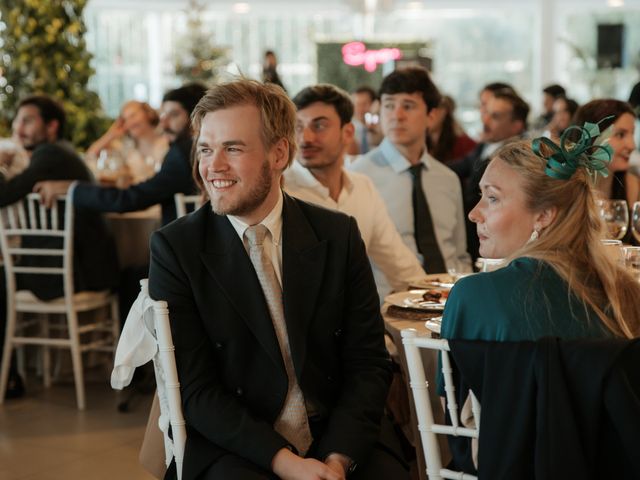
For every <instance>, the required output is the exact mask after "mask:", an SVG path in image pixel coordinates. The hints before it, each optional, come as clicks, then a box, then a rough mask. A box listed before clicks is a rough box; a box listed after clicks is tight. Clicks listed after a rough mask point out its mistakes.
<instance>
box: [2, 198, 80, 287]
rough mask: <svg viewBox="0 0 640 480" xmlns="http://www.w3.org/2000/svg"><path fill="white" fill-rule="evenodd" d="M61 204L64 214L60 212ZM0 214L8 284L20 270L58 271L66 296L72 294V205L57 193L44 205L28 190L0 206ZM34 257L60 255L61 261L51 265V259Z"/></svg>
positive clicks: (21, 272) (23, 272)
mask: <svg viewBox="0 0 640 480" xmlns="http://www.w3.org/2000/svg"><path fill="white" fill-rule="evenodd" d="M61 208H63V209H64V214H63V215H60V213H61ZM0 218H1V219H2V220H1V221H0V237H1V238H2V240H1V244H2V251H3V253H4V257H3V260H4V264H5V275H6V277H7V279H8V280H7V287H8V288H9V286H12V287H13V286H14V285H15V275H16V274H19V273H20V274H25V273H28V274H40V275H60V276H62V283H63V286H64V292H65V298H69V299H70V298H72V296H73V270H72V265H73V262H72V258H73V205H71V204H70V203H69V202H67V201H66V197H60V198H59V199H58V201H57V202H55V203H54V205H53V206H52V208H47V207H45V206H44V205H43V204H42V203H41V197H40V195H39V194H37V193H30V194H29V195H27V196H26V197H25V198H23V199H22V200H19V201H18V202H16V203H14V204H12V205H8V206H6V207H3V208H2V209H0ZM48 238H50V239H51V241H50V242H48V241H47V239H48ZM36 239H37V241H36ZM35 257H37V258H41V259H42V258H43V257H50V258H52V259H53V258H59V259H60V260H57V262H60V263H58V264H55V263H54V264H53V265H52V263H51V261H49V262H47V261H46V260H41V261H36V260H34V258H35ZM39 263H43V266H39V265H38V264H39ZM8 291H9V290H8ZM67 293H69V294H70V295H67Z"/></svg>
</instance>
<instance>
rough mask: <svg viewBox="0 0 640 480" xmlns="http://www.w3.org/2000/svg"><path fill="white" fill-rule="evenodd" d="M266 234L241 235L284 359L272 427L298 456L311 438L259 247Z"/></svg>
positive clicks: (277, 297) (275, 287)
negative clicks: (283, 386) (283, 389)
mask: <svg viewBox="0 0 640 480" xmlns="http://www.w3.org/2000/svg"><path fill="white" fill-rule="evenodd" d="M268 232H269V231H268V230H267V227H265V226H264V225H254V226H251V227H249V228H247V230H246V231H245V233H244V234H245V236H246V237H247V240H248V241H249V257H250V258H251V262H252V263H253V266H254V268H255V270H256V273H257V274H258V280H259V281H260V285H261V286H262V291H263V293H264V296H265V299H266V300H267V306H268V307H269V313H270V314H271V321H272V322H273V328H274V329H275V331H276V337H277V338H278V344H279V345H280V352H281V353H282V359H283V360H284V367H285V370H286V372H287V379H288V381H289V386H288V389H287V398H286V399H285V401H284V406H283V407H282V411H281V412H280V415H278V418H277V419H276V421H275V423H274V425H273V428H274V429H275V431H276V432H278V433H279V434H280V435H282V436H283V437H284V438H286V439H287V440H288V441H289V442H291V443H292V444H293V445H294V446H295V447H296V449H297V450H298V452H299V453H300V455H304V454H305V453H306V452H307V450H308V449H309V446H310V445H311V442H312V441H313V438H312V437H311V430H310V429H309V422H308V418H307V409H306V407H305V403H304V395H303V394H302V390H301V389H300V385H298V381H297V379H296V372H295V369H294V367H293V360H292V359H291V349H290V348H289V336H288V335H287V324H286V323H285V319H284V308H283V305H282V289H281V288H280V284H279V283H278V279H277V278H276V272H275V270H274V269H273V263H271V261H270V260H269V258H268V257H267V255H266V253H265V251H264V247H263V245H262V243H263V241H264V238H265V236H266V235H267V233H268Z"/></svg>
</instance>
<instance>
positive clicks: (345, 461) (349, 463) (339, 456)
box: [324, 452, 356, 475]
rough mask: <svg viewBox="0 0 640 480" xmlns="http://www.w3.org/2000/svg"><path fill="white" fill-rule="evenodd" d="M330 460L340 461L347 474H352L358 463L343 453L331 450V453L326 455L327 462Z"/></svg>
mask: <svg viewBox="0 0 640 480" xmlns="http://www.w3.org/2000/svg"><path fill="white" fill-rule="evenodd" d="M329 460H333V461H337V462H339V463H340V464H341V465H342V467H343V468H344V473H345V475H349V474H351V473H352V472H353V471H354V470H355V468H356V463H355V462H354V461H353V460H352V459H351V458H350V457H348V456H347V455H345V454H343V453H338V452H331V453H330V454H329V455H327V456H326V457H324V462H325V463H326V462H327V461H329Z"/></svg>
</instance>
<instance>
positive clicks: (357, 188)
mask: <svg viewBox="0 0 640 480" xmlns="http://www.w3.org/2000/svg"><path fill="white" fill-rule="evenodd" d="M284 189H285V191H286V192H287V193H288V194H290V195H292V196H294V197H297V198H299V199H301V200H304V201H306V202H310V203H314V204H316V205H320V206H322V207H325V208H329V209H332V210H337V211H339V212H342V213H346V214H347V215H351V216H352V217H354V218H355V219H356V222H357V224H358V228H359V229H360V234H361V236H362V240H363V241H364V244H365V247H366V249H367V254H368V255H369V257H370V258H371V259H372V261H373V263H374V267H377V268H379V269H380V270H381V271H382V273H383V274H384V276H385V277H386V280H387V282H388V283H387V282H384V283H383V284H382V288H380V284H378V285H379V288H378V294H379V295H380V298H381V299H383V298H384V296H386V295H387V294H388V293H389V291H390V290H389V288H388V286H389V285H391V287H392V288H393V289H394V290H402V289H406V287H407V286H408V285H409V283H410V282H411V281H413V280H418V279H421V278H424V276H425V272H424V270H423V269H422V266H421V265H420V262H419V261H418V259H417V258H416V256H415V255H414V254H413V253H412V252H411V250H409V249H408V248H407V246H406V245H405V244H404V243H403V241H402V238H401V237H400V235H399V234H398V231H397V230H396V227H395V226H394V224H393V221H392V220H391V218H389V214H388V213H387V208H386V207H385V205H384V201H383V200H382V197H381V196H380V194H379V193H378V191H377V190H376V188H375V186H374V185H373V183H372V182H371V180H370V179H369V178H367V177H366V176H365V175H361V174H359V173H354V172H347V171H346V170H344V169H343V170H342V190H341V191H340V194H339V196H338V200H337V201H335V200H333V198H331V196H330V195H329V189H328V188H327V187H325V186H324V185H322V184H321V183H320V182H319V181H318V180H317V179H316V178H315V177H314V176H313V174H312V173H311V171H309V170H308V169H307V168H305V167H303V166H302V165H301V164H300V163H299V162H297V161H295V162H293V165H292V166H291V167H290V168H289V169H287V170H286V171H285V172H284Z"/></svg>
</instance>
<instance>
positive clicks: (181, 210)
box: [173, 193, 204, 218]
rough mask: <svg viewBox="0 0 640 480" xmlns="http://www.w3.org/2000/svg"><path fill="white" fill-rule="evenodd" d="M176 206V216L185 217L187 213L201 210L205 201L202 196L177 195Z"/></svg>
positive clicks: (174, 198) (175, 198) (175, 196)
mask: <svg viewBox="0 0 640 480" xmlns="http://www.w3.org/2000/svg"><path fill="white" fill-rule="evenodd" d="M173 200H174V202H175V204H176V216H177V217H178V218H180V217H184V216H185V215H186V214H187V213H189V212H191V211H193V210H197V209H198V208H200V207H201V206H202V205H203V203H204V199H203V196H202V195H185V194H184V193H176V194H175V195H174V196H173Z"/></svg>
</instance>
